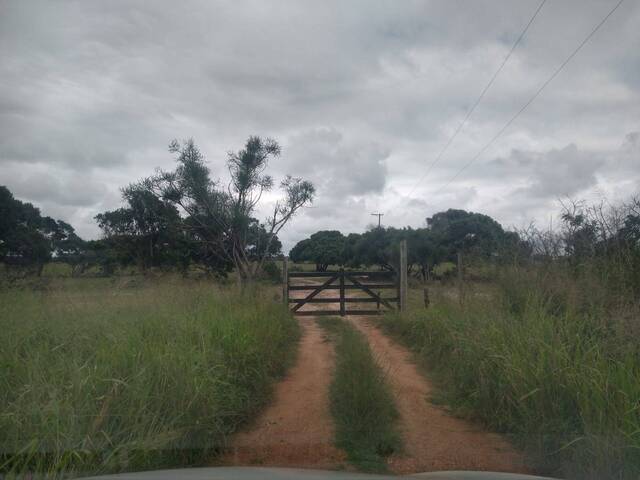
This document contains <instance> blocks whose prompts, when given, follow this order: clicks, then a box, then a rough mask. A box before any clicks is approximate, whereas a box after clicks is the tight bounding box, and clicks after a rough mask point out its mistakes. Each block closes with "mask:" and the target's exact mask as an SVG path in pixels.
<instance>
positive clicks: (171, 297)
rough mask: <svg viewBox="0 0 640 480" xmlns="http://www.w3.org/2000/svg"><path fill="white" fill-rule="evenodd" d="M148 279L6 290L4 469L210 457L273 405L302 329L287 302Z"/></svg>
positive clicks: (141, 464)
mask: <svg viewBox="0 0 640 480" xmlns="http://www.w3.org/2000/svg"><path fill="white" fill-rule="evenodd" d="M123 282H125V283H123ZM140 282H141V280H136V281H134V283H127V282H126V281H125V280H122V279H118V280H113V281H112V280H109V279H83V280H75V279H68V280H66V281H64V282H62V286H60V285H56V286H53V287H51V288H48V289H47V290H46V291H41V292H34V291H29V290H23V291H18V290H10V291H4V292H1V293H0V331H1V332H2V333H1V334H0V474H1V473H3V472H4V473H5V474H9V475H14V474H15V475H20V474H25V473H28V472H32V473H42V474H49V475H56V476H57V475H60V476H70V475H76V474H87V473H97V472H115V471H122V470H127V471H128V470H136V469H146V468H157V467H164V466H176V465H194V464H201V463H203V462H205V461H207V460H210V459H211V458H212V456H213V455H215V453H216V452H217V451H218V450H219V449H220V448H222V447H224V445H225V442H226V439H227V437H228V435H229V434H230V433H232V432H234V431H235V430H236V428H237V427H238V425H240V424H242V423H243V422H245V421H246V420H247V419H248V418H250V417H251V416H252V415H254V414H255V413H256V411H257V410H258V409H259V408H260V407H261V406H262V405H264V403H265V402H266V401H267V399H268V397H269V393H270V386H271V384H272V382H273V381H274V378H275V377H277V376H278V375H280V374H282V373H283V370H284V368H285V367H286V365H287V363H288V361H289V359H290V358H291V356H292V355H293V352H294V345H295V343H296V339H297V336H298V330H297V324H296V322H295V321H294V320H293V319H292V318H291V317H290V315H289V314H288V313H287V312H286V310H284V308H283V307H282V306H281V305H279V304H276V303H274V302H269V301H267V300H265V299H261V298H243V299H239V298H238V297H237V296H236V295H235V294H233V293H232V292H230V291H226V290H220V289H216V288H215V287H213V286H212V285H211V284H199V283H193V282H192V283H184V282H183V281H179V280H171V281H166V280H163V281H160V282H157V283H154V284H151V285H147V284H144V283H140Z"/></svg>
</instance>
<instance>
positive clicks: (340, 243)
mask: <svg viewBox="0 0 640 480" xmlns="http://www.w3.org/2000/svg"><path fill="white" fill-rule="evenodd" d="M345 241H346V238H345V236H344V235H342V233H340V232H339V231H337V230H323V231H320V232H316V233H314V234H313V235H311V237H310V238H308V239H306V240H302V241H301V242H298V244H296V245H295V246H294V247H293V248H292V249H291V251H290V252H289V256H290V257H291V259H292V260H293V261H294V262H314V263H315V264H316V271H318V272H326V271H327V269H328V268H329V265H343V264H344V255H343V252H344V248H345Z"/></svg>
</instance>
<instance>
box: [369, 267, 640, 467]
mask: <svg viewBox="0 0 640 480" xmlns="http://www.w3.org/2000/svg"><path fill="white" fill-rule="evenodd" d="M498 283H499V285H498V287H499V288H498V289H497V294H494V295H486V294H485V295H476V296H475V297H474V296H473V295H468V296H467V300H466V302H465V304H464V305H463V306H460V305H459V303H458V302H457V301H456V300H454V299H451V298H450V297H446V296H443V297H441V298H439V299H438V301H436V302H435V304H436V305H435V307H434V308H432V309H430V310H423V309H422V310H420V309H418V308H413V309H412V310H411V311H410V312H409V313H408V314H406V315H403V316H393V317H391V316H390V317H387V318H385V319H383V320H382V323H383V325H384V327H385V328H386V330H387V331H388V332H391V333H392V334H394V335H395V336H397V337H399V338H400V339H402V340H403V341H404V342H405V343H407V344H408V345H409V346H411V347H412V348H413V349H414V350H415V351H416V352H418V354H419V356H420V358H422V360H423V361H424V362H425V364H426V365H427V366H428V368H429V370H430V371H431V372H432V373H433V374H434V376H435V378H436V379H437V380H439V385H440V387H441V396H442V400H444V401H445V402H447V403H448V404H450V405H451V406H452V407H453V408H454V409H456V410H457V411H458V412H459V413H460V414H464V415H470V416H473V417H476V418H480V419H482V420H483V421H484V422H485V423H487V424H488V425H490V426H491V427H493V428H495V429H497V430H499V431H502V432H505V433H508V434H513V436H514V438H515V440H516V441H517V442H519V444H520V445H521V446H523V447H524V448H526V449H527V450H528V451H529V453H530V454H532V456H533V457H534V458H536V459H537V462H538V468H539V469H540V471H542V472H543V473H551V474H555V475H559V476H566V477H569V478H580V479H585V478H594V479H596V478H598V479H602V478H607V479H609V478H616V479H623V478H624V479H626V478H639V476H640V348H639V346H638V342H637V338H638V337H637V334H634V333H633V332H634V331H635V332H638V322H639V320H640V319H639V317H638V310H637V309H634V308H635V307H633V304H630V303H626V304H625V303H620V302H619V301H615V302H611V298H610V296H608V295H607V294H606V293H605V292H604V291H603V290H602V289H603V288H604V287H603V286H602V285H600V286H598V285H599V284H598V283H597V282H589V281H588V279H585V278H582V279H581V280H580V281H576V280H575V279H572V277H571V276H570V275H565V273H564V271H562V270H561V271H548V270H547V271H524V270H518V271H510V272H503V274H502V278H501V279H500V281H499V282H498ZM587 285H589V289H588V288H587Z"/></svg>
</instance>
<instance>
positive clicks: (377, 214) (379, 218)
mask: <svg viewBox="0 0 640 480" xmlns="http://www.w3.org/2000/svg"><path fill="white" fill-rule="evenodd" d="M371 215H372V216H374V217H378V228H380V221H381V219H382V217H384V213H372V214H371Z"/></svg>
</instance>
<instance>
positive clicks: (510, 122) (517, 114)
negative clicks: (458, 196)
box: [435, 0, 624, 194]
mask: <svg viewBox="0 0 640 480" xmlns="http://www.w3.org/2000/svg"><path fill="white" fill-rule="evenodd" d="M622 2H624V0H620V1H619V2H618V3H617V4H616V5H615V6H614V7H613V8H612V9H611V10H610V11H609V13H608V14H607V15H606V16H605V17H604V18H603V19H602V20H601V21H600V22H599V23H598V24H597V25H596V26H595V28H594V29H593V30H591V32H590V33H589V35H587V36H586V37H585V39H584V40H583V41H582V42H580V44H579V45H578V46H577V47H576V49H575V50H573V52H571V54H570V55H569V56H568V57H567V58H566V59H565V60H564V62H562V63H561V64H560V66H559V67H558V68H557V69H556V70H555V71H554V72H553V73H552V74H551V76H550V77H549V78H548V79H547V80H546V81H545V82H544V83H543V84H542V85H541V86H540V88H538V90H536V92H535V93H534V94H533V95H532V96H531V98H529V100H527V101H526V103H525V104H524V105H523V106H522V107H521V108H520V110H518V111H517V112H516V114H515V115H513V116H512V117H511V118H510V119H509V121H508V122H507V123H506V124H505V125H504V126H503V127H502V128H501V129H500V130H499V131H498V133H496V134H495V135H494V137H493V138H492V139H491V140H489V142H488V143H487V144H485V146H484V147H482V148H481V149H480V150H479V151H478V153H476V154H475V155H474V156H473V157H472V158H471V160H469V162H467V163H466V164H465V165H463V167H462V168H461V169H459V170H458V171H457V172H456V174H455V175H454V176H453V177H451V179H449V181H448V182H447V183H445V184H444V185H443V186H442V187H440V188H439V189H438V190H437V191H436V192H435V194H438V193H440V192H441V191H442V190H444V189H445V188H447V187H448V186H449V185H451V183H452V182H453V181H454V180H455V179H456V178H458V176H459V175H460V174H461V173H462V172H464V171H465V170H466V169H467V168H469V166H470V165H471V164H472V163H473V162H475V161H476V160H477V159H478V158H479V157H480V155H482V154H483V153H484V152H485V151H486V150H487V149H488V148H489V147H490V146H491V145H492V144H493V142H495V141H496V140H497V139H498V138H499V137H500V135H502V134H503V133H504V132H505V130H506V129H507V128H509V126H510V125H511V124H512V123H513V122H514V121H515V120H516V119H517V118H518V117H519V116H520V114H522V112H524V111H525V110H526V109H527V107H528V106H529V105H531V103H533V101H534V100H535V99H536V98H538V96H539V95H540V94H541V93H542V91H543V90H544V89H545V88H546V86H547V85H549V84H550V83H551V81H552V80H553V79H554V78H556V76H557V75H558V74H559V73H560V71H561V70H562V69H563V68H564V67H565V66H566V65H567V64H568V63H569V62H570V61H571V59H572V58H573V57H575V56H576V54H577V53H578V52H579V51H580V50H581V49H582V47H583V46H584V45H585V44H586V43H587V42H588V41H589V40H590V39H591V37H593V36H594V35H595V33H596V32H597V31H598V30H599V29H600V27H602V25H604V23H605V22H606V21H607V20H608V19H609V17H610V16H611V15H613V13H614V12H615V11H616V10H617V9H618V7H620V5H622Z"/></svg>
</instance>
